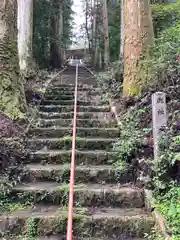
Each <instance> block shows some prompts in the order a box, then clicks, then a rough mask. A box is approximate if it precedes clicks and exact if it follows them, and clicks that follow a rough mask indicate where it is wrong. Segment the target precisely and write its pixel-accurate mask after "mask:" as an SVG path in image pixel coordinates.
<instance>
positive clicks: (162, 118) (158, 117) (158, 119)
mask: <svg viewBox="0 0 180 240" xmlns="http://www.w3.org/2000/svg"><path fill="white" fill-rule="evenodd" d="M152 120H153V140H154V158H155V159H157V157H158V154H159V144H158V141H159V137H160V129H161V128H162V127H166V126H167V113H166V94H165V93H163V92H156V93H154V94H153V95H152Z"/></svg>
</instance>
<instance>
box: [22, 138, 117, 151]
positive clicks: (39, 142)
mask: <svg viewBox="0 0 180 240" xmlns="http://www.w3.org/2000/svg"><path fill="white" fill-rule="evenodd" d="M116 141H117V139H116V138H81V137H77V138H76V149H78V150H95V149H97V150H106V151H108V150H110V149H112V145H113V143H115V142H116ZM27 144H28V148H29V149H35V150H41V149H44V148H46V147H47V148H48V149H54V150H56V149H60V150H70V149H71V148H72V136H64V137H62V138H32V139H29V140H28V141H27Z"/></svg>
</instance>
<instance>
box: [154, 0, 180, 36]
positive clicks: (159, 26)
mask: <svg viewBox="0 0 180 240" xmlns="http://www.w3.org/2000/svg"><path fill="white" fill-rule="evenodd" d="M152 17H153V25H154V32H155V36H158V35H159V33H160V32H161V31H162V30H165V29H166V28H168V27H170V26H172V25H173V24H174V23H175V22H176V21H177V20H179V19H180V1H179V0H177V1H174V2H173V3H166V4H162V3H161V4H160V3H156V4H153V5H152Z"/></svg>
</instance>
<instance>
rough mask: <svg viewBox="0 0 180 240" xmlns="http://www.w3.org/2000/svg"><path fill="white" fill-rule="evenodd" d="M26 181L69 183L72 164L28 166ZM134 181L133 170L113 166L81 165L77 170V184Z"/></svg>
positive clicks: (26, 167)
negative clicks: (123, 169) (122, 169)
mask: <svg viewBox="0 0 180 240" xmlns="http://www.w3.org/2000/svg"><path fill="white" fill-rule="evenodd" d="M24 173H25V174H24V180H25V181H29V182H30V181H31V182H36V181H38V180H44V181H45V180H54V181H58V182H64V183H69V179H70V164H64V165H54V164H46V165H42V164H27V165H26V166H25V167H24ZM132 181H133V175H132V169H131V168H130V167H129V169H128V170H127V171H124V172H122V171H121V170H119V171H118V169H117V168H115V167H113V166H111V165H97V166H92V165H85V166H83V165H79V166H76V168H75V182H76V183H79V182H80V183H88V182H89V183H115V182H120V183H121V184H124V183H129V182H132Z"/></svg>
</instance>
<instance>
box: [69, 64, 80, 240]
mask: <svg viewBox="0 0 180 240" xmlns="http://www.w3.org/2000/svg"><path fill="white" fill-rule="evenodd" d="M75 81H76V82H75V94H74V119H73V136H72V155H71V166H70V182H69V205H68V223H67V238H66V239H67V240H72V238H73V226H72V223H73V203H74V177H75V151H76V116H77V84H78V64H77V65H76V79H75Z"/></svg>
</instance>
